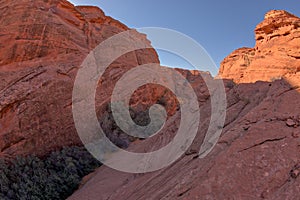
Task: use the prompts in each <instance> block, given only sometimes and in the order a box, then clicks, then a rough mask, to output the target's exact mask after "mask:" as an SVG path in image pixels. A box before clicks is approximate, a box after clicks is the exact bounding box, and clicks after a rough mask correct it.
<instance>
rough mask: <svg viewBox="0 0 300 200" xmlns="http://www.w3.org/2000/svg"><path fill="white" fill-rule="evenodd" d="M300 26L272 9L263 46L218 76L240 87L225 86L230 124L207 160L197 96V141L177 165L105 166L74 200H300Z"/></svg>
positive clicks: (230, 61)
mask: <svg viewBox="0 0 300 200" xmlns="http://www.w3.org/2000/svg"><path fill="white" fill-rule="evenodd" d="M298 24H299V18H297V17H295V16H293V15H291V14H288V13H287V12H285V11H271V12H269V13H268V14H267V15H266V18H265V20H264V21H263V22H262V23H260V24H259V25H258V26H257V28H256V35H257V44H256V47H255V48H253V49H252V48H242V49H238V50H236V51H234V52H233V53H232V54H231V55H230V56H229V57H227V58H226V59H225V60H224V61H223V63H222V66H221V69H220V73H219V76H221V77H222V78H226V79H232V80H233V81H234V82H236V83H239V84H237V85H236V84H234V83H233V82H231V81H230V80H224V84H225V87H226V91H227V104H228V105H227V116H226V122H225V125H224V127H223V132H222V135H221V138H220V140H219V141H218V143H217V145H216V147H215V148H214V149H213V151H212V152H210V154H209V155H208V156H207V157H205V158H204V159H198V158H197V157H198V151H197V150H198V149H199V145H200V144H201V143H202V141H203V138H204V135H205V133H206V131H207V127H208V123H209V120H210V108H211V107H210V100H209V99H210V98H209V95H208V96H203V97H198V98H199V101H200V102H202V103H201V108H200V109H201V116H202V118H201V121H200V124H199V125H200V126H199V127H200V128H199V131H198V135H197V137H196V138H195V140H194V143H193V145H192V146H191V148H190V149H189V151H187V152H186V154H185V155H183V156H182V157H181V158H180V159H178V160H177V161H176V162H175V163H173V164H172V165H170V166H169V167H167V168H165V169H162V170H159V171H156V172H153V173H147V174H128V173H122V172H118V171H115V170H113V169H110V168H108V167H105V166H102V167H100V168H99V169H98V170H97V171H96V172H95V173H94V174H92V175H90V176H89V177H88V178H87V179H88V180H85V181H86V182H85V184H84V185H83V186H82V187H81V188H80V189H79V190H78V191H77V192H76V193H75V194H73V195H72V196H71V197H70V198H69V199H70V200H79V199H83V198H84V199H87V200H88V199H91V200H92V199H110V200H114V199H132V200H133V199H272V200H274V199H278V200H281V199H297V198H298V196H299V195H298V194H299V192H300V178H299V174H300V173H299V171H300V167H299V165H300V164H299V163H300V157H299V150H300V149H299V145H300V143H299V134H300V115H299V112H300V106H299V102H300V89H299V87H298V86H297V85H298V84H299V80H300V79H299V78H300V77H299V66H300V65H299V44H300V41H299V30H300V29H299V26H298ZM277 79H278V80H277ZM292 80H293V81H292ZM269 81H272V82H269ZM254 82H255V83H254ZM197 84H204V83H203V82H198V83H197ZM198 87H199V85H198ZM194 89H195V91H196V93H197V94H199V93H201V92H200V91H201V90H200V89H197V88H194ZM204 91H205V90H204ZM204 93H205V92H204ZM179 120H180V117H179V114H178V113H175V115H174V116H173V117H172V118H170V119H169V120H168V121H167V123H166V125H165V127H164V129H163V130H162V132H163V134H162V135H161V136H160V137H156V138H155V137H154V138H149V139H146V140H145V141H142V142H141V141H136V142H135V143H133V144H132V145H130V147H129V150H130V151H134V152H140V151H142V152H144V151H145V152H149V151H153V150H155V149H157V148H159V147H162V146H164V145H166V144H167V143H168V142H169V141H170V140H171V139H172V138H173V137H174V135H175V134H176V130H177V129H176V127H177V125H178V124H180V121H179Z"/></svg>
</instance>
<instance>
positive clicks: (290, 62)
mask: <svg viewBox="0 0 300 200" xmlns="http://www.w3.org/2000/svg"><path fill="white" fill-rule="evenodd" d="M255 39H256V45H255V47H254V48H241V49H238V50H235V51H234V52H232V53H231V54H230V55H229V56H228V57H226V58H225V59H224V61H223V62H222V63H221V68H220V71H219V77H221V78H224V79H227V78H228V79H233V81H234V82H236V83H250V82H255V81H258V80H260V81H273V80H276V79H280V78H282V77H285V78H289V79H291V81H293V82H294V84H299V80H298V81H297V82H298V83H297V82H296V80H294V79H293V77H294V76H299V73H300V67H299V66H300V18H298V17H296V16H294V15H292V14H290V13H288V12H286V11H282V10H273V11H270V12H268V13H267V14H266V15H265V19H264V20H263V21H262V22H261V23H260V24H258V25H257V27H256V29H255Z"/></svg>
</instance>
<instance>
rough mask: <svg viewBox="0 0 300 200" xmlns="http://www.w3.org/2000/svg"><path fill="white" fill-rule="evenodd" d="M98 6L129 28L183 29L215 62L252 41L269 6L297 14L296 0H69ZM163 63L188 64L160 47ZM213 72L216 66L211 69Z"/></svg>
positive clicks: (176, 65)
mask: <svg viewBox="0 0 300 200" xmlns="http://www.w3.org/2000/svg"><path fill="white" fill-rule="evenodd" d="M71 2H72V3H74V4H76V5H96V6H99V7H100V8H101V9H102V10H104V12H105V13H106V15H109V16H112V17H113V18H115V19H117V20H120V21H121V22H123V23H125V24H126V25H127V26H129V27H131V28H140V27H163V28H169V29H173V30H176V31H179V32H182V33H184V34H186V35H188V36H189V37H191V38H193V39H194V40H196V41H197V42H198V43H199V44H200V45H202V46H203V47H204V48H205V49H206V51H207V52H208V53H209V54H210V56H211V57H212V58H213V60H214V62H215V63H216V65H217V66H219V65H220V62H221V61H222V60H223V59H224V58H225V57H226V56H227V55H228V54H229V53H231V52H232V51H233V50H235V49H237V48H240V47H244V46H246V47H253V46H254V45H255V40H254V29H255V26H256V25H257V24H258V23H259V22H261V21H262V20H263V18H264V14H265V13H266V12H267V11H269V10H272V9H284V10H287V11H289V12H291V13H293V14H295V15H297V16H300V2H298V1H295V0H285V1H283V0H272V1H270V0H269V1H268V0H265V1H261V0H252V1H249V0H248V1H242V0H227V1H224V0H189V1H179V0H151V1H146V0H125V1H124V0H71ZM159 54H160V60H161V63H162V64H163V65H168V66H174V67H183V68H191V66H189V64H188V63H187V62H185V61H184V60H183V59H181V58H179V57H177V56H174V55H172V54H170V53H165V52H162V51H159ZM211 73H212V74H216V73H217V69H211Z"/></svg>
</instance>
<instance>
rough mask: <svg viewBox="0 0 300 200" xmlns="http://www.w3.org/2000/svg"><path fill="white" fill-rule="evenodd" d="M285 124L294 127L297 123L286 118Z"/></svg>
mask: <svg viewBox="0 0 300 200" xmlns="http://www.w3.org/2000/svg"><path fill="white" fill-rule="evenodd" d="M286 125H287V126H289V127H296V125H297V124H296V122H295V121H294V120H292V119H288V120H287V121H286Z"/></svg>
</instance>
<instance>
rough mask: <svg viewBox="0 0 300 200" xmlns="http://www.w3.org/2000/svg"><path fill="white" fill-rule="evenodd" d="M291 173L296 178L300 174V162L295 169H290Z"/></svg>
mask: <svg viewBox="0 0 300 200" xmlns="http://www.w3.org/2000/svg"><path fill="white" fill-rule="evenodd" d="M290 175H291V177H292V178H294V179H295V178H297V177H298V176H299V175H300V164H297V165H295V167H293V169H292V170H291V171H290Z"/></svg>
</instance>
